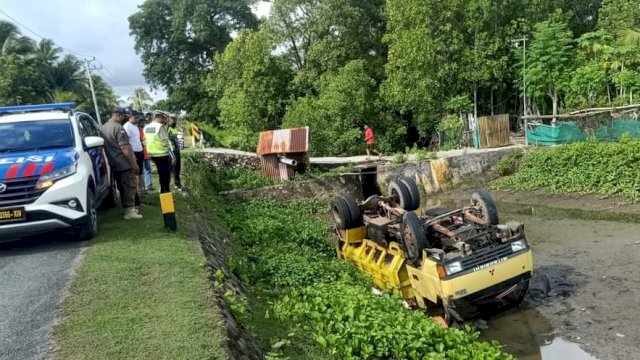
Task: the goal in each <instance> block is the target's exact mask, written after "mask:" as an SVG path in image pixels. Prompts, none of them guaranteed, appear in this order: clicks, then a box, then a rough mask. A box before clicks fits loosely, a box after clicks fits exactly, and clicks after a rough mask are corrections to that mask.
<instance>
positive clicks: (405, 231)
mask: <svg viewBox="0 0 640 360" xmlns="http://www.w3.org/2000/svg"><path fill="white" fill-rule="evenodd" d="M402 224H403V227H402V242H403V245H404V250H405V255H406V257H407V259H408V260H409V261H410V262H411V263H413V264H416V263H417V262H418V260H420V256H421V255H422V250H423V249H425V248H428V247H429V241H428V240H427V233H426V232H425V231H424V228H423V227H422V223H421V222H420V219H419V218H418V215H416V213H414V212H407V213H405V214H404V217H403V219H402Z"/></svg>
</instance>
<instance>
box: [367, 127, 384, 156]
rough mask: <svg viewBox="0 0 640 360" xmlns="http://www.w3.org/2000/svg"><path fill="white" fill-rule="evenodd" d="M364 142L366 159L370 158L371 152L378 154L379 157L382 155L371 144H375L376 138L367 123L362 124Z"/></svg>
mask: <svg viewBox="0 0 640 360" xmlns="http://www.w3.org/2000/svg"><path fill="white" fill-rule="evenodd" d="M364 142H365V143H366V144H367V160H369V159H371V152H374V153H376V154H378V156H379V157H382V154H380V152H379V151H378V150H376V149H374V148H373V146H374V145H375V144H376V139H375V138H374V137H373V129H372V128H370V127H369V125H365V126H364Z"/></svg>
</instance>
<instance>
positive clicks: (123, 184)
mask: <svg viewBox="0 0 640 360" xmlns="http://www.w3.org/2000/svg"><path fill="white" fill-rule="evenodd" d="M124 121H126V110H125V109H123V108H121V107H117V108H114V109H113V111H112V112H111V119H110V120H109V121H107V122H106V123H105V124H104V125H102V134H103V136H104V147H105V150H106V152H107V158H108V159H109V165H110V166H111V169H112V171H113V174H114V177H115V179H116V184H117V185H118V191H120V199H121V201H122V206H123V207H124V209H125V211H124V218H125V220H131V219H142V215H140V214H138V211H137V210H136V208H135V200H136V188H137V186H136V176H137V175H139V174H140V171H139V170H138V164H137V163H136V159H135V156H134V153H133V150H132V149H131V144H130V143H129V136H127V132H126V131H125V129H124V128H123V127H122V123H123V122H124Z"/></svg>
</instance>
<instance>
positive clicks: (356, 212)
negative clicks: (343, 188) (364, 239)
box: [340, 193, 362, 227]
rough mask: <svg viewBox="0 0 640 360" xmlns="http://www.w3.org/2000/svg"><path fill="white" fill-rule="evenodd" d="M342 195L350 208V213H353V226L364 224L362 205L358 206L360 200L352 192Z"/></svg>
mask: <svg viewBox="0 0 640 360" xmlns="http://www.w3.org/2000/svg"><path fill="white" fill-rule="evenodd" d="M340 197H342V199H344V202H345V204H347V208H349V213H351V226H352V227H357V226H360V225H362V213H361V212H360V207H359V206H358V201H357V200H356V198H354V197H353V196H352V195H351V194H346V193H345V194H341V195H340Z"/></svg>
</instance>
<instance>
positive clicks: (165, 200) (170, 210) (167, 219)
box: [160, 192, 178, 231]
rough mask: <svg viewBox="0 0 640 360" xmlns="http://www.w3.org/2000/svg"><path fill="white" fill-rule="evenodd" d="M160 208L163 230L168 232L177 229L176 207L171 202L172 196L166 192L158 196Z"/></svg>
mask: <svg viewBox="0 0 640 360" xmlns="http://www.w3.org/2000/svg"><path fill="white" fill-rule="evenodd" d="M160 208H161V209H162V217H163V218H164V228H165V229H167V230H170V231H176V230H177V229H178V223H177V221H176V206H175V203H174V202H173V194H172V193H170V192H168V193H164V194H160Z"/></svg>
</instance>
